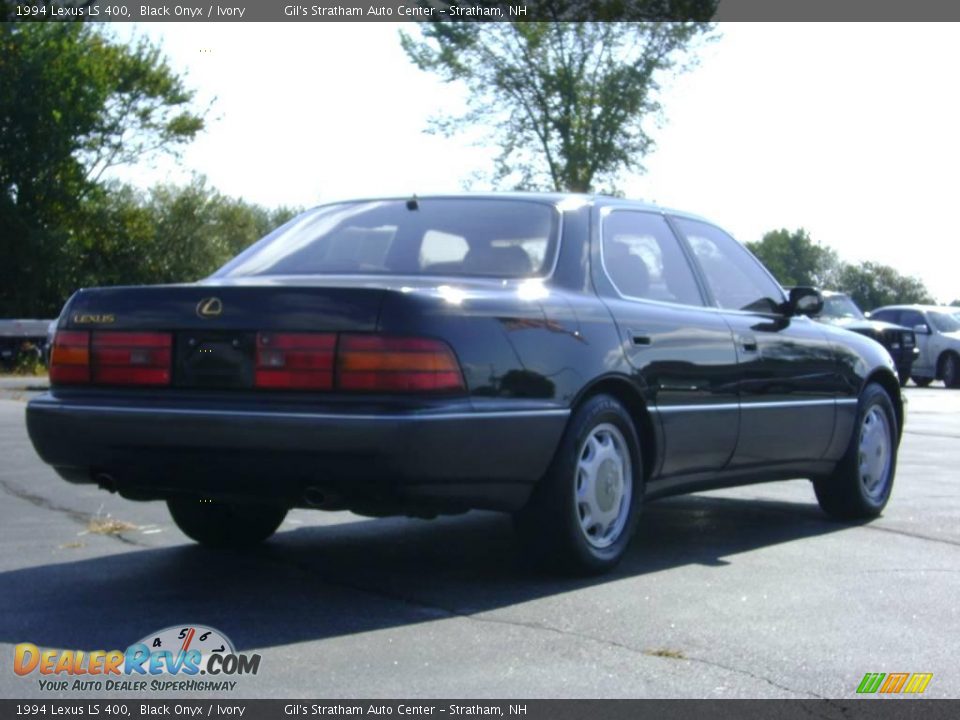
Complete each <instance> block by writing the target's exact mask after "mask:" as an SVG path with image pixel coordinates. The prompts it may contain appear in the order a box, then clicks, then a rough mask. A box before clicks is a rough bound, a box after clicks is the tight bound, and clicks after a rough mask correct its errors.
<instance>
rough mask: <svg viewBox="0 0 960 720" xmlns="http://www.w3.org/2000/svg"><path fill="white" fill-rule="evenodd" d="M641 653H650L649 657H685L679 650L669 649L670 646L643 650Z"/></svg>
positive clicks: (676, 658)
mask: <svg viewBox="0 0 960 720" xmlns="http://www.w3.org/2000/svg"><path fill="white" fill-rule="evenodd" d="M643 654H644V655H650V656H651V657H662V658H670V659H671V660H686V659H687V656H686V655H684V654H683V653H682V652H680V651H679V650H671V649H670V648H657V649H656V650H644V651H643Z"/></svg>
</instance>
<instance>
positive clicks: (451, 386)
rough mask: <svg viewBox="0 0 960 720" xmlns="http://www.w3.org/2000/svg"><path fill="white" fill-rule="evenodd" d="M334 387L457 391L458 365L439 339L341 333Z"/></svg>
mask: <svg viewBox="0 0 960 720" xmlns="http://www.w3.org/2000/svg"><path fill="white" fill-rule="evenodd" d="M337 360H338V366H337V387H338V388H340V389H341V390H355V391H367V392H390V393H393V392H459V391H462V390H464V389H465V388H464V383H463V376H462V375H461V373H460V366H459V365H458V364H457V359H456V357H454V355H453V351H452V350H451V349H450V348H449V346H448V345H447V344H446V343H444V342H441V341H439V340H428V339H424V338H390V337H381V336H376V335H342V336H341V337H340V348H339V352H338V353H337Z"/></svg>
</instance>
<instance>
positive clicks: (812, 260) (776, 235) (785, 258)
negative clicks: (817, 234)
mask: <svg viewBox="0 0 960 720" xmlns="http://www.w3.org/2000/svg"><path fill="white" fill-rule="evenodd" d="M746 245H747V248H748V249H749V250H750V251H751V252H752V253H753V254H754V255H756V256H757V257H758V258H759V259H760V261H761V262H762V263H763V264H764V265H766V266H767V268H768V269H769V270H770V272H772V273H773V276H774V277H775V278H777V280H778V281H779V282H780V284H781V285H812V286H814V287H820V288H824V287H835V286H836V284H837V282H838V279H839V278H838V276H839V273H840V268H841V265H840V260H839V258H838V257H837V253H836V252H835V251H834V250H832V249H830V248H828V247H824V246H823V245H820V244H819V243H815V242H814V241H813V240H812V239H811V238H810V235H809V234H808V233H807V231H806V230H804V229H803V228H799V229H797V230H795V231H794V232H790V231H789V230H786V229H785V228H783V229H780V230H771V231H770V232H768V233H766V234H765V235H764V236H763V238H762V239H761V240H760V241H759V242H748V243H747V244H746Z"/></svg>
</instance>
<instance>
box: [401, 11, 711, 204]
mask: <svg viewBox="0 0 960 720" xmlns="http://www.w3.org/2000/svg"><path fill="white" fill-rule="evenodd" d="M625 5H628V6H630V7H631V8H632V9H633V11H634V14H642V13H641V12H640V11H643V10H644V9H645V10H646V11H647V12H648V14H656V13H655V12H654V11H655V10H656V9H657V8H660V7H661V5H658V4H655V3H650V2H643V3H623V2H621V3H609V2H595V3H592V4H591V7H593V8H594V12H595V13H602V12H604V11H606V10H616V9H617V8H620V10H622V8H623V7H624V6H625ZM548 7H550V8H552V9H553V10H554V11H557V12H559V15H558V16H559V17H563V12H562V11H563V10H564V8H566V9H567V10H575V9H577V8H582V7H583V5H582V3H581V4H577V3H552V4H548ZM421 27H422V30H421V35H420V37H419V38H418V37H415V36H414V35H411V34H408V33H405V32H401V42H402V44H403V48H404V50H405V51H406V53H407V56H408V57H409V58H410V59H411V60H412V61H413V62H414V63H415V64H416V65H417V66H418V67H419V68H420V69H422V70H426V71H431V72H435V73H437V74H438V75H439V76H440V78H442V79H443V80H444V81H445V82H462V83H463V84H464V85H465V86H466V88H467V90H468V101H467V111H466V113H465V114H464V115H463V116H460V117H450V116H447V117H444V118H440V119H438V120H437V121H436V122H435V125H434V129H435V130H436V131H438V132H443V133H444V134H450V133H454V132H457V131H458V130H460V129H462V128H463V127H471V126H474V125H481V126H485V127H488V128H489V129H490V132H491V140H492V141H493V142H494V144H496V145H497V146H499V148H500V154H499V156H498V158H497V160H496V168H495V172H494V182H495V183H496V184H508V185H512V186H514V187H517V188H524V189H552V190H568V191H575V192H589V191H592V190H594V189H595V188H596V187H597V185H598V184H606V185H611V186H612V184H613V183H615V181H616V178H617V177H618V175H619V174H620V173H621V172H622V171H624V170H633V171H640V170H642V169H643V167H642V159H643V157H644V156H645V155H646V154H647V153H648V152H649V151H650V150H651V148H652V147H653V140H652V139H651V137H650V136H649V134H648V133H647V129H646V127H645V121H646V120H649V118H650V117H651V116H656V115H657V113H658V112H659V110H660V105H659V103H658V101H657V99H656V96H657V92H658V90H659V89H660V82H661V80H662V77H663V75H664V74H665V73H666V72H668V71H671V70H679V69H681V68H682V67H683V61H684V60H685V58H686V57H687V53H688V49H689V47H690V45H691V44H692V43H693V41H694V40H695V39H696V38H697V37H698V36H700V35H702V34H703V33H705V32H706V31H707V30H709V28H710V25H709V24H708V23H705V22H643V23H636V22H616V23H614V22H609V23H598V22H583V23H568V22H549V23H548V22H543V23H516V22H496V23H451V22H442V21H438V22H431V23H425V24H423V25H422V26H421Z"/></svg>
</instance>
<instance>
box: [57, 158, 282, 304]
mask: <svg viewBox="0 0 960 720" xmlns="http://www.w3.org/2000/svg"><path fill="white" fill-rule="evenodd" d="M295 213H296V211H295V210H293V209H290V208H279V209H277V210H274V211H268V210H266V209H265V208H263V207H260V206H259V205H252V204H250V203H246V202H244V201H243V200H239V199H235V198H229V197H226V196H224V195H221V194H220V193H219V192H217V191H216V190H214V189H213V188H211V187H209V186H208V185H207V184H206V180H205V178H203V177H197V178H194V180H193V181H192V182H191V183H189V184H188V185H185V186H175V185H158V186H156V187H154V188H152V189H151V190H150V191H149V192H148V193H142V192H139V191H137V190H135V189H133V188H131V187H129V186H124V185H120V184H119V183H112V184H110V185H108V186H104V187H102V188H98V189H97V190H96V191H95V192H94V193H93V194H92V195H91V196H90V197H89V199H88V201H87V202H85V203H84V205H83V217H82V222H81V223H79V226H80V227H81V228H82V230H81V231H79V232H77V233H76V234H75V236H74V237H73V238H72V241H71V247H69V248H68V249H67V252H68V254H69V255H70V257H71V258H72V263H71V266H70V269H69V271H68V272H66V273H64V275H63V281H62V287H61V289H60V294H61V295H63V296H64V297H65V296H67V295H69V294H70V293H72V292H73V291H74V290H76V289H77V288H79V287H90V286H94V285H136V284H151V283H172V282H190V281H193V280H199V279H200V278H203V277H206V276H207V275H209V274H210V273H212V272H213V271H214V270H216V269H217V268H218V267H219V266H220V265H222V264H223V263H225V262H226V261H227V260H229V259H230V258H231V257H233V256H234V255H236V254H237V253H238V252H240V251H241V250H243V249H244V248H246V247H247V246H249V245H250V244H251V243H253V242H254V241H256V240H258V239H259V238H261V237H262V236H264V235H266V234H267V233H268V232H270V231H271V230H272V229H273V228H275V227H277V226H278V225H280V224H282V223H283V222H285V221H286V220H288V219H289V218H290V217H292V216H293V215H294V214H295Z"/></svg>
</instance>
